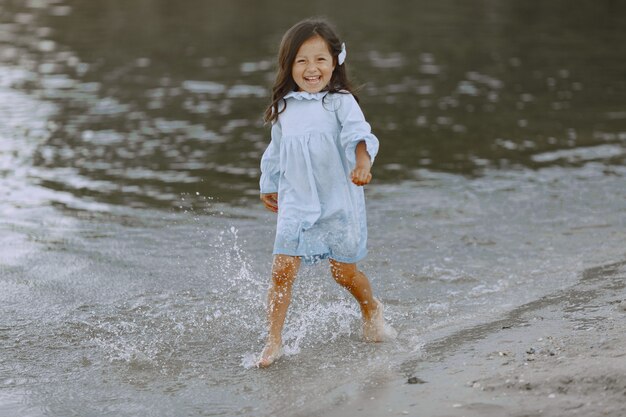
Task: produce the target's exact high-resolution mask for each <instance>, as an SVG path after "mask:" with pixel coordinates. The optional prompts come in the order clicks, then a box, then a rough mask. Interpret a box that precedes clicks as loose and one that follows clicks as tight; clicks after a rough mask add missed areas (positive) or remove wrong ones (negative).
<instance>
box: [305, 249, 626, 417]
mask: <svg viewBox="0 0 626 417" xmlns="http://www.w3.org/2000/svg"><path fill="white" fill-rule="evenodd" d="M401 373H403V374H404V377H402V378H400V377H398V378H396V379H394V380H392V381H389V382H387V383H384V384H381V385H379V386H376V387H372V386H369V387H367V389H363V387H361V388H360V389H359V391H360V392H358V393H357V394H356V395H354V396H350V397H348V398H346V397H344V400H343V401H342V402H341V403H340V404H337V405H336V406H334V407H332V408H330V409H326V410H324V411H323V412H319V413H318V414H315V415H324V416H329V417H333V416H337V417H339V416H346V415H350V416H364V417H369V416H372V417H374V416H402V415H410V416H420V417H429V416H431V417H460V416H465V417H470V416H476V417H478V416H482V417H491V416H493V417H500V416H519V417H522V416H569V415H572V414H577V415H582V416H585V417H590V416H596V415H597V416H615V417H618V416H624V415H626V401H625V400H626V261H620V262H616V263H612V264H607V265H603V266H599V267H594V268H589V269H587V270H585V271H584V272H583V273H582V276H581V278H580V280H579V281H578V282H577V283H576V284H575V285H573V286H571V287H568V288H565V289H563V291H560V292H558V293H556V294H550V295H547V296H545V297H542V298H540V299H538V300H536V301H532V302H530V303H527V304H525V305H522V306H520V307H518V308H515V309H513V310H512V311H511V312H509V313H507V314H506V315H505V316H504V317H503V318H501V319H498V320H495V321H491V322H489V323H485V324H480V325H477V326H474V327H472V328H469V329H464V330H461V331H459V332H456V333H455V334H453V335H451V336H449V337H445V338H443V339H439V340H436V341H434V342H432V343H429V344H427V345H425V346H424V348H423V355H422V356H421V357H420V358H419V359H415V360H410V361H407V362H405V363H403V364H402V365H401ZM411 377H413V378H416V379H413V380H412V382H413V384H410V383H408V380H409V378H411Z"/></svg>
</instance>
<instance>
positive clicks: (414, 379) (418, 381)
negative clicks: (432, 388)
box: [407, 376, 426, 384]
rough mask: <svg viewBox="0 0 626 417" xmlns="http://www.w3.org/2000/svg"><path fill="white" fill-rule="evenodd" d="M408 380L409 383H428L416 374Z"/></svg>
mask: <svg viewBox="0 0 626 417" xmlns="http://www.w3.org/2000/svg"><path fill="white" fill-rule="evenodd" d="M407 382H408V383H409V384H425V383H426V381H424V380H423V379H420V378H418V377H416V376H412V377H410V378H409V379H408V380H407Z"/></svg>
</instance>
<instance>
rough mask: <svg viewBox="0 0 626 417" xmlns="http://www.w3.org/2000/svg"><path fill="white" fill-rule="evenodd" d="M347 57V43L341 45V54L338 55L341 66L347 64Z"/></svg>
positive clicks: (338, 62)
mask: <svg viewBox="0 0 626 417" xmlns="http://www.w3.org/2000/svg"><path fill="white" fill-rule="evenodd" d="M346 55H347V52H346V43H345V42H343V43H342V44H341V52H339V55H337V64H339V65H341V64H343V63H344V62H345V60H346Z"/></svg>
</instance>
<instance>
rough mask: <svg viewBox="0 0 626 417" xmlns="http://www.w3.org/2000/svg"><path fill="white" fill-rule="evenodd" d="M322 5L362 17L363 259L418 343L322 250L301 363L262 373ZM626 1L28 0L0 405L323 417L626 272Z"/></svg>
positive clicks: (13, 129) (5, 183)
mask: <svg viewBox="0 0 626 417" xmlns="http://www.w3.org/2000/svg"><path fill="white" fill-rule="evenodd" d="M309 15H326V16H329V17H330V18H332V20H333V21H334V22H335V23H336V24H337V26H338V28H339V29H340V32H341V34H342V35H343V37H344V38H345V40H346V43H347V46H348V60H347V63H348V65H349V69H350V71H351V74H352V75H353V77H354V80H355V81H356V84H357V85H360V86H361V89H360V91H359V95H360V98H361V102H362V107H363V109H364V111H365V113H366V116H367V117H368V120H369V121H370V122H371V124H372V126H373V128H374V131H375V133H376V134H377V135H378V137H379V138H380V140H381V151H380V154H379V156H378V158H377V161H376V165H375V170H374V178H375V180H374V182H373V183H372V184H371V185H370V186H369V187H368V191H367V193H368V219H369V225H370V242H369V243H370V256H369V257H368V259H367V260H366V261H365V262H364V264H363V268H364V269H365V270H366V271H367V273H368V275H369V276H370V277H371V278H372V281H373V286H374V289H375V291H376V292H377V293H378V294H380V296H381V298H382V299H383V301H384V302H385V303H386V305H387V311H388V315H389V319H390V321H391V322H392V323H393V324H394V326H395V327H396V328H397V329H398V330H399V331H400V335H399V337H398V339H397V340H396V341H394V342H393V343H388V344H384V345H368V344H364V343H362V342H361V341H360V339H359V320H358V317H359V315H358V311H357V309H356V306H355V305H354V302H352V301H351V299H350V298H348V297H347V296H346V294H345V293H343V292H342V291H340V290H339V289H338V288H337V287H336V285H335V284H334V283H332V282H330V280H329V276H328V272H327V270H326V269H327V266H326V265H319V266H317V267H313V268H308V269H305V270H303V272H302V277H301V278H300V279H299V281H298V282H297V288H296V289H295V300H294V304H293V307H292V309H291V310H290V314H289V317H288V319H287V325H286V328H285V341H286V352H287V357H286V358H285V360H283V361H281V362H280V363H278V364H277V365H276V366H275V367H274V368H272V369H270V370H269V371H263V372H261V371H257V370H254V369H250V367H251V364H252V363H253V358H254V355H255V354H256V353H257V352H258V351H259V350H260V348H261V346H262V341H263V339H264V337H265V333H264V332H265V321H264V306H263V302H264V297H265V290H266V288H267V276H268V272H269V267H270V260H271V259H270V253H271V247H272V244H271V242H272V241H273V233H274V224H273V221H274V217H273V215H272V214H271V213H268V212H264V211H262V209H261V207H260V205H259V203H258V197H257V196H258V176H259V169H258V164H259V159H260V156H261V154H262V152H263V150H264V149H265V146H266V145H267V143H268V141H269V131H268V128H267V127H266V126H263V123H262V120H261V115H262V113H263V110H264V107H265V105H266V104H267V102H268V91H269V88H270V86H271V82H272V79H273V74H274V70H275V68H274V55H275V53H276V48H277V45H278V42H279V40H280V37H281V36H282V33H283V32H284V31H285V30H286V29H287V28H288V27H289V26H290V25H291V24H292V23H294V22H295V21H297V20H298V19H300V18H302V17H306V16H309ZM625 15H626V4H625V3H623V2H619V1H610V0H605V1H593V2H592V1H582V2H576V5H575V7H574V6H573V5H572V3H571V2H567V1H561V0H555V1H550V2H540V1H517V0H514V1H506V2H495V1H487V0H484V1H478V0H475V1H460V0H458V1H450V0H445V1H439V2H436V3H434V2H426V1H416V2H407V1H397V2H370V1H365V2H364V1H358V2H357V1H344V2H331V1H318V2H315V3H314V4H311V3H308V2H298V1H294V2H278V1H249V0H246V1H243V0H241V1H229V2H225V1H222V2H217V1H199V0H191V1H187V2H183V3H181V2H174V1H158V0H144V1H136V0H135V1H132V0H131V1H119V0H108V1H99V2H95V1H90V2H86V1H62V0H60V1H56V0H28V1H25V0H20V1H17V0H0V347H1V354H0V416H17V415H20V416H60V415H62V416H108V415H110V416H116V417H117V416H138V415H141V416H166V415H167V416H170V415H171V416H183V415H188V416H196V415H198V416H201V415H203V416H204V415H206V416H217V415H229V416H230V415H245V416H269V415H279V416H280V415H284V416H292V415H316V413H317V412H318V411H317V410H319V409H321V408H324V407H326V406H331V405H332V404H337V403H340V402H342V401H343V400H345V397H346V395H349V393H350V392H353V390H354V389H359V388H362V387H372V386H378V385H380V384H383V383H384V381H387V380H389V379H393V378H398V377H399V376H401V375H402V374H403V372H406V367H407V365H406V364H407V363H410V364H414V363H416V360H417V361H418V362H419V360H421V359H420V358H422V357H423V358H424V360H427V358H428V354H429V352H425V351H424V350H423V349H422V348H423V347H424V346H426V345H428V344H429V343H430V342H433V341H435V340H439V339H441V338H445V337H446V336H447V335H450V334H452V333H453V332H454V331H458V330H459V329H463V328H470V327H471V326H472V325H475V324H477V323H481V322H484V321H488V320H491V319H493V318H494V317H498V316H500V315H501V314H503V312H506V311H511V310H512V309H514V308H515V307H516V306H519V305H520V304H522V303H526V302H530V301H532V300H536V299H539V298H540V297H543V296H546V295H547V294H552V293H557V292H559V291H561V290H562V289H564V288H567V287H569V286H571V285H573V284H574V283H576V282H577V280H578V279H580V276H581V273H582V271H583V270H584V269H585V268H587V267H590V266H596V265H601V264H603V263H607V262H615V261H621V260H623V259H624V256H625V255H626V254H625V252H626V251H625V249H624V248H626V167H625V162H626V54H624V45H625V44H626V30H625V29H624V27H625V26H624V17H623V16H625ZM442 340H445V339H442ZM439 345H442V343H439ZM443 345H445V343H443ZM403 364H404V365H403ZM418 400H419V399H418ZM425 400H427V399H425Z"/></svg>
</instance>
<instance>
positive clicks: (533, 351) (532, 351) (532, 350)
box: [526, 348, 535, 355]
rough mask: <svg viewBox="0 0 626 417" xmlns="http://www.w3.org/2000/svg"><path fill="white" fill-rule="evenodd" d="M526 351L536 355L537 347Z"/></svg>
mask: <svg viewBox="0 0 626 417" xmlns="http://www.w3.org/2000/svg"><path fill="white" fill-rule="evenodd" d="M526 353H528V354H529V355H534V354H535V348H530V349H528V350H527V351H526Z"/></svg>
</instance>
